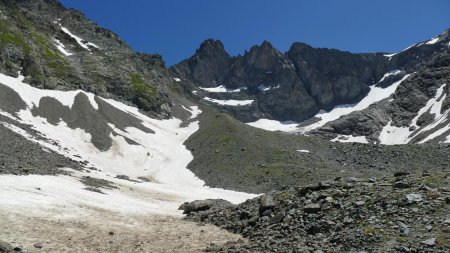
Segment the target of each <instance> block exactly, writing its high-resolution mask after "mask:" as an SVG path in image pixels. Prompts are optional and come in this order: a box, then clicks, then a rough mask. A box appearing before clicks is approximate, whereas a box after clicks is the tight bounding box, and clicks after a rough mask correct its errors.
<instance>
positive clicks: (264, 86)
mask: <svg viewBox="0 0 450 253" xmlns="http://www.w3.org/2000/svg"><path fill="white" fill-rule="evenodd" d="M449 43H450V37H449V32H448V31H445V32H444V33H442V34H440V35H438V36H437V37H436V38H433V39H431V40H429V41H425V42H421V43H417V44H415V45H413V46H411V47H409V48H407V49H405V50H404V51H402V52H400V53H397V54H386V53H378V54H352V53H349V52H342V51H338V50H334V49H322V48H312V47H310V46H308V45H306V44H303V43H294V44H293V45H292V46H291V48H290V49H289V51H288V52H285V53H282V52H280V51H278V50H277V49H275V48H274V47H273V46H272V45H271V44H270V43H269V42H263V43H262V44H261V45H260V46H254V47H252V48H251V49H250V50H249V51H248V52H246V53H245V54H244V55H243V56H240V55H239V56H236V57H231V56H230V55H229V54H228V53H227V52H226V51H225V50H224V46H223V44H222V43H221V42H220V41H216V40H207V41H205V42H204V43H203V44H202V45H201V46H200V47H199V49H198V50H197V51H196V53H195V54H194V56H192V57H191V58H189V59H187V60H184V61H182V62H180V63H179V64H176V65H174V66H172V67H171V68H170V72H171V74H172V75H173V76H174V77H175V78H177V80H178V81H180V82H181V84H182V85H184V86H186V87H189V89H191V91H192V92H193V94H192V97H193V98H196V99H198V100H199V101H202V102H205V103H207V104H209V105H213V106H215V107H216V108H218V109H219V110H220V111H224V112H228V113H230V114H232V115H233V116H235V117H236V118H238V119H240V120H242V121H244V122H251V121H256V122H255V123H258V120H261V119H269V120H278V121H294V122H302V123H301V124H300V125H299V126H294V129H296V130H297V132H309V133H312V134H317V135H320V136H325V137H326V138H328V139H336V140H337V141H341V140H343V141H346V140H348V137H349V136H350V137H352V136H353V137H360V142H371V143H383V144H404V143H416V142H424V141H429V140H432V139H433V140H434V141H435V142H443V141H446V137H447V136H448V135H449V134H448V131H447V130H449V127H448V125H449V124H448V120H446V119H444V118H446V117H447V115H448V113H447V112H446V110H447V109H448V108H447V107H448V105H447V104H448V99H446V94H447V93H448V88H446V87H447V86H446V85H445V84H446V83H448V75H449V74H450V72H449V70H448V68H447V67H448V57H449V48H450V47H449ZM400 81H401V82H400ZM397 88H398V89H397ZM438 91H439V92H440V93H439V94H438ZM394 92H395V94H394ZM391 96H392V97H391ZM432 100H434V102H437V104H435V105H432V102H433V101H432ZM441 100H442V101H441ZM386 102H389V103H386ZM342 108H344V109H342ZM431 109H432V111H431V112H429V110H431ZM437 111H439V113H435V112H437ZM353 112H354V113H353ZM349 114H350V115H349ZM431 114H434V116H430V115H431ZM341 116H342V118H340V117H341ZM415 117H416V119H414V118H415ZM339 118H340V119H339ZM418 118H420V120H418ZM338 119H339V120H338ZM417 120H418V121H417ZM412 121H414V122H412ZM389 122H391V123H389ZM388 123H389V125H388ZM253 125H254V126H261V124H253ZM387 125H388V126H387ZM386 126H387V127H386ZM436 126H437V127H436ZM427 127H428V128H427ZM263 128H266V129H268V128H267V127H263ZM383 128H385V129H384V132H383ZM391 128H392V129H391ZM405 128H407V129H406V130H404V129H405ZM399 129H400V130H399ZM408 129H409V130H408ZM431 129H433V130H431ZM294 131H295V130H294ZM401 131H403V132H402V133H401V134H403V136H402V138H401V140H394V141H388V140H387V139H392V136H397V135H398V134H399V132H401ZM387 132H389V133H387ZM433 133H435V135H436V136H434V135H432V134H433ZM405 135H406V136H405ZM428 136H430V137H428ZM436 137H439V138H436ZM350 141H352V140H350Z"/></svg>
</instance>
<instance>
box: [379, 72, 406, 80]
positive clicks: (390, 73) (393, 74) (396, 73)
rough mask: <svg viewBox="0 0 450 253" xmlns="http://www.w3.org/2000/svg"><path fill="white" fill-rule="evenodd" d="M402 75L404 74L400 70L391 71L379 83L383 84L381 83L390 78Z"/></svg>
mask: <svg viewBox="0 0 450 253" xmlns="http://www.w3.org/2000/svg"><path fill="white" fill-rule="evenodd" d="M401 73H402V71H401V70H399V69H396V70H392V71H389V72H387V73H386V74H384V76H383V77H382V78H381V79H380V81H378V82H379V83H381V82H383V81H384V80H385V79H386V78H388V77H389V76H395V75H398V74H401Z"/></svg>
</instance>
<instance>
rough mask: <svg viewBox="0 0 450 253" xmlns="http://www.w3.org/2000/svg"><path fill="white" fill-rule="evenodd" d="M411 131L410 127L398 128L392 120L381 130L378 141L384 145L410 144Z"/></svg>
mask: <svg viewBox="0 0 450 253" xmlns="http://www.w3.org/2000/svg"><path fill="white" fill-rule="evenodd" d="M410 135H411V131H410V130H409V128H408V127H396V126H393V125H392V120H391V121H389V122H388V123H387V125H386V126H384V127H383V129H382V130H381V133H380V135H379V136H378V140H379V141H380V143H381V144H384V145H397V144H406V143H408V138H409V136H410Z"/></svg>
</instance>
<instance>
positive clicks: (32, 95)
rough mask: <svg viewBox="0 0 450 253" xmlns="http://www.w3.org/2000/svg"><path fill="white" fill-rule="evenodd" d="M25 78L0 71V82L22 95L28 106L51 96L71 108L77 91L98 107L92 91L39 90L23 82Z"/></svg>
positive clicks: (37, 104) (93, 105) (36, 104)
mask: <svg viewBox="0 0 450 253" xmlns="http://www.w3.org/2000/svg"><path fill="white" fill-rule="evenodd" d="M24 79H25V77H24V76H22V75H19V77H18V78H14V77H10V76H7V75H3V74H1V73H0V83H2V84H3V85H6V86H8V87H9V88H11V89H13V90H15V91H16V92H17V93H19V94H20V95H21V97H22V100H24V102H25V103H26V104H27V106H28V107H29V108H33V106H37V107H38V106H39V101H40V100H41V98H43V97H52V98H54V99H56V100H58V101H59V102H60V103H61V104H63V105H65V106H68V107H70V108H72V105H73V103H74V102H75V97H76V96H77V95H78V94H79V93H84V94H85V95H86V96H87V97H88V98H89V102H90V103H91V105H92V107H94V108H95V109H98V105H97V102H95V100H94V97H95V95H94V94H92V93H87V92H84V91H82V90H76V91H57V90H41V89H38V88H35V87H33V86H30V85H28V84H25V83H23V80H24Z"/></svg>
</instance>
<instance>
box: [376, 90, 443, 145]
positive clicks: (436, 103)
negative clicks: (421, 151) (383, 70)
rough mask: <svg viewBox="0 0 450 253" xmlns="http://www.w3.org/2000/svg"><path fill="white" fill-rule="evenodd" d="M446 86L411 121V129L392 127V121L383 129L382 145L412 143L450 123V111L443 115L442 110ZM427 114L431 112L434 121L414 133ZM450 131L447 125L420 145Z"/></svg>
mask: <svg viewBox="0 0 450 253" xmlns="http://www.w3.org/2000/svg"><path fill="white" fill-rule="evenodd" d="M445 86H446V84H443V85H442V86H440V87H439V88H438V89H437V91H436V95H435V96H434V97H433V98H431V99H430V100H428V102H427V104H426V105H425V106H424V107H423V108H421V109H420V110H419V112H418V113H417V116H416V117H414V118H413V119H412V121H411V124H410V126H409V127H396V126H392V125H391V123H392V122H391V121H390V122H389V123H388V124H387V125H386V126H384V127H383V130H382V131H381V133H380V136H379V137H378V139H379V140H380V143H381V144H386V145H393V144H406V143H408V142H410V141H411V140H412V139H413V138H414V137H416V136H418V135H419V134H422V133H426V132H429V131H432V130H435V129H436V127H438V126H441V125H442V124H445V123H446V121H448V115H449V113H450V110H447V111H446V112H444V113H441V110H442V103H443V102H444V100H445V98H446V96H447V94H443V92H444V88H445ZM426 112H429V113H430V114H434V121H433V122H432V123H431V124H429V125H426V126H424V127H422V128H420V129H419V130H418V131H416V132H414V131H412V130H410V129H412V128H417V127H418V126H417V120H418V119H419V118H420V117H421V116H422V115H423V114H424V113H426ZM448 130H450V123H449V124H447V125H445V126H444V127H441V128H440V129H437V130H436V131H434V132H432V133H430V134H429V135H428V136H427V137H425V138H424V139H423V140H421V141H420V142H419V143H425V142H427V141H429V140H432V139H434V138H436V137H438V136H441V135H442V134H444V133H445V132H447V131H448Z"/></svg>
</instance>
